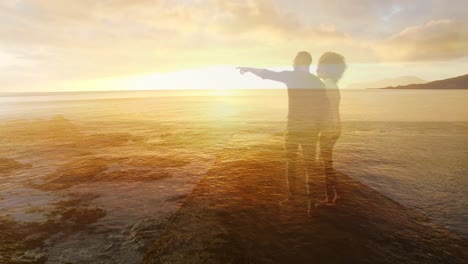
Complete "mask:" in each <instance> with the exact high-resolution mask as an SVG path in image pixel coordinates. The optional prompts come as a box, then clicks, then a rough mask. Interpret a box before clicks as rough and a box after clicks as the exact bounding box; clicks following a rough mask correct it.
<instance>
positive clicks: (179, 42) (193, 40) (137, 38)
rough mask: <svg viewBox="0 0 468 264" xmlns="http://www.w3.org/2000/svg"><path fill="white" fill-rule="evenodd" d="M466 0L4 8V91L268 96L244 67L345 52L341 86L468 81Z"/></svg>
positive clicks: (98, 1) (37, 1) (4, 4)
mask: <svg viewBox="0 0 468 264" xmlns="http://www.w3.org/2000/svg"><path fill="white" fill-rule="evenodd" d="M467 10H468V1H466V0H450V1H447V0H381V1H378V0H353V1H338V0H314V1H313V0H295V1H292V0H275V1H273V0H271V1H268V0H231V1H225V0H171V1H165V0H128V1H126V0H114V1H113V0H107V1H104V0H74V1H73V0H29V1H27V0H0V82H1V86H0V92H41V91H74V90H78V91H80V90H116V89H134V90H141V89H193V88H217V89H227V88H270V87H281V86H278V85H277V84H274V83H271V82H265V81H261V80H256V79H255V78H254V77H252V76H241V75H239V74H238V72H237V71H235V70H234V68H235V67H236V66H254V67H269V68H274V69H288V68H290V64H291V61H292V58H293V57H294V55H295V53H296V52H297V51H302V50H307V51H309V52H311V54H312V56H313V57H314V62H316V61H317V60H318V57H319V56H320V54H321V53H323V52H325V51H328V50H332V51H336V52H339V53H342V54H343V55H344V56H345V57H346V58H347V61H348V64H349V71H348V72H347V73H346V76H345V78H344V80H343V82H342V84H341V86H342V87H346V86H347V85H348V84H350V83H359V82H367V81H372V80H378V79H382V78H389V77H398V76H402V75H415V76H418V77H420V78H423V79H426V80H429V81H431V80H436V79H443V78H447V77H454V76H458V75H462V74H466V73H468V70H467V69H468V16H467V15H466V14H467Z"/></svg>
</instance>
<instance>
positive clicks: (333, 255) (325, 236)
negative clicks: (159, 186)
mask: <svg viewBox="0 0 468 264" xmlns="http://www.w3.org/2000/svg"><path fill="white" fill-rule="evenodd" d="M280 147H281V146H272V145H262V146H257V147H256V148H252V147H251V148H243V149H241V148H239V149H225V150H224V151H223V152H222V153H221V154H220V155H219V156H218V160H217V162H216V163H215V164H214V165H213V166H212V168H211V170H210V171H209V172H208V173H207V175H206V177H205V178H204V179H203V180H202V181H201V182H200V183H199V185H198V186H197V187H196V188H195V189H194V191H193V192H192V194H191V195H189V196H188V198H187V199H186V201H185V204H184V205H183V206H182V207H181V209H180V210H179V212H178V213H177V214H175V215H174V216H173V217H172V219H171V220H170V221H169V224H168V225H167V226H166V227H165V229H164V231H163V232H162V234H161V236H160V237H158V238H157V240H156V241H155V242H154V244H153V245H152V246H151V248H150V250H148V252H147V253H146V256H145V258H144V261H143V263H146V264H148V263H467V261H468V253H467V252H468V243H467V240H466V239H465V238H463V237H461V236H459V235H458V234H456V233H455V232H453V231H451V230H448V229H447V228H444V227H442V226H440V225H438V224H435V223H433V222H431V221H430V220H429V218H428V217H427V216H425V215H423V214H421V213H419V212H417V211H415V210H413V209H409V208H406V207H404V206H402V205H401V204H399V203H397V202H395V201H393V200H391V199H389V198H387V197H385V196H383V195H382V194H380V193H378V192H376V191H374V190H373V189H371V188H369V187H367V186H365V185H363V184H361V183H359V182H357V181H355V180H353V179H351V178H350V177H348V176H347V175H345V174H343V173H340V184H341V188H342V189H343V197H344V199H343V201H342V203H341V204H340V205H339V206H337V207H335V208H320V209H317V208H312V210H311V215H310V216H308V215H307V200H306V199H303V200H299V201H297V202H296V203H295V204H294V205H292V206H289V207H288V208H285V207H281V206H279V203H278V201H280V200H281V199H284V198H285V197H286V193H285V190H286V183H285V181H284V168H283V167H284V163H283V157H282V155H281V153H282V150H281V148H280ZM272 153H277V155H272ZM313 180H314V181H315V183H316V184H314V186H315V187H314V189H313V190H311V191H312V193H314V199H316V200H319V199H321V198H322V196H323V191H322V187H321V186H323V179H313ZM303 191H304V192H305V188H304V190H303Z"/></svg>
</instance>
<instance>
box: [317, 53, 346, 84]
mask: <svg viewBox="0 0 468 264" xmlns="http://www.w3.org/2000/svg"><path fill="white" fill-rule="evenodd" d="M346 67H347V66H346V60H345V57H344V56H343V55H341V54H338V53H335V52H331V51H328V52H325V53H324V54H323V55H322V56H321V57H320V59H319V62H318V65H317V75H318V76H319V77H321V78H327V79H332V80H334V81H335V82H338V81H339V80H340V79H341V78H342V77H343V74H344V72H345V71H346Z"/></svg>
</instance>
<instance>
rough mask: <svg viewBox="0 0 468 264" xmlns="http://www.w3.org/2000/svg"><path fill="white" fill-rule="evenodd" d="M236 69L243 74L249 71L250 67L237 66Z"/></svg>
mask: <svg viewBox="0 0 468 264" xmlns="http://www.w3.org/2000/svg"><path fill="white" fill-rule="evenodd" d="M236 69H238V70H239V72H240V73H241V74H244V73H246V72H249V71H250V68H248V67H237V68H236Z"/></svg>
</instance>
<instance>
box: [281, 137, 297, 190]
mask: <svg viewBox="0 0 468 264" xmlns="http://www.w3.org/2000/svg"><path fill="white" fill-rule="evenodd" d="M284 149H285V151H286V180H287V183H288V196H289V198H293V197H294V196H296V195H297V172H296V167H297V164H296V163H297V151H298V143H297V140H296V135H295V133H294V132H292V131H290V132H286V134H285V135H284Z"/></svg>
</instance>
